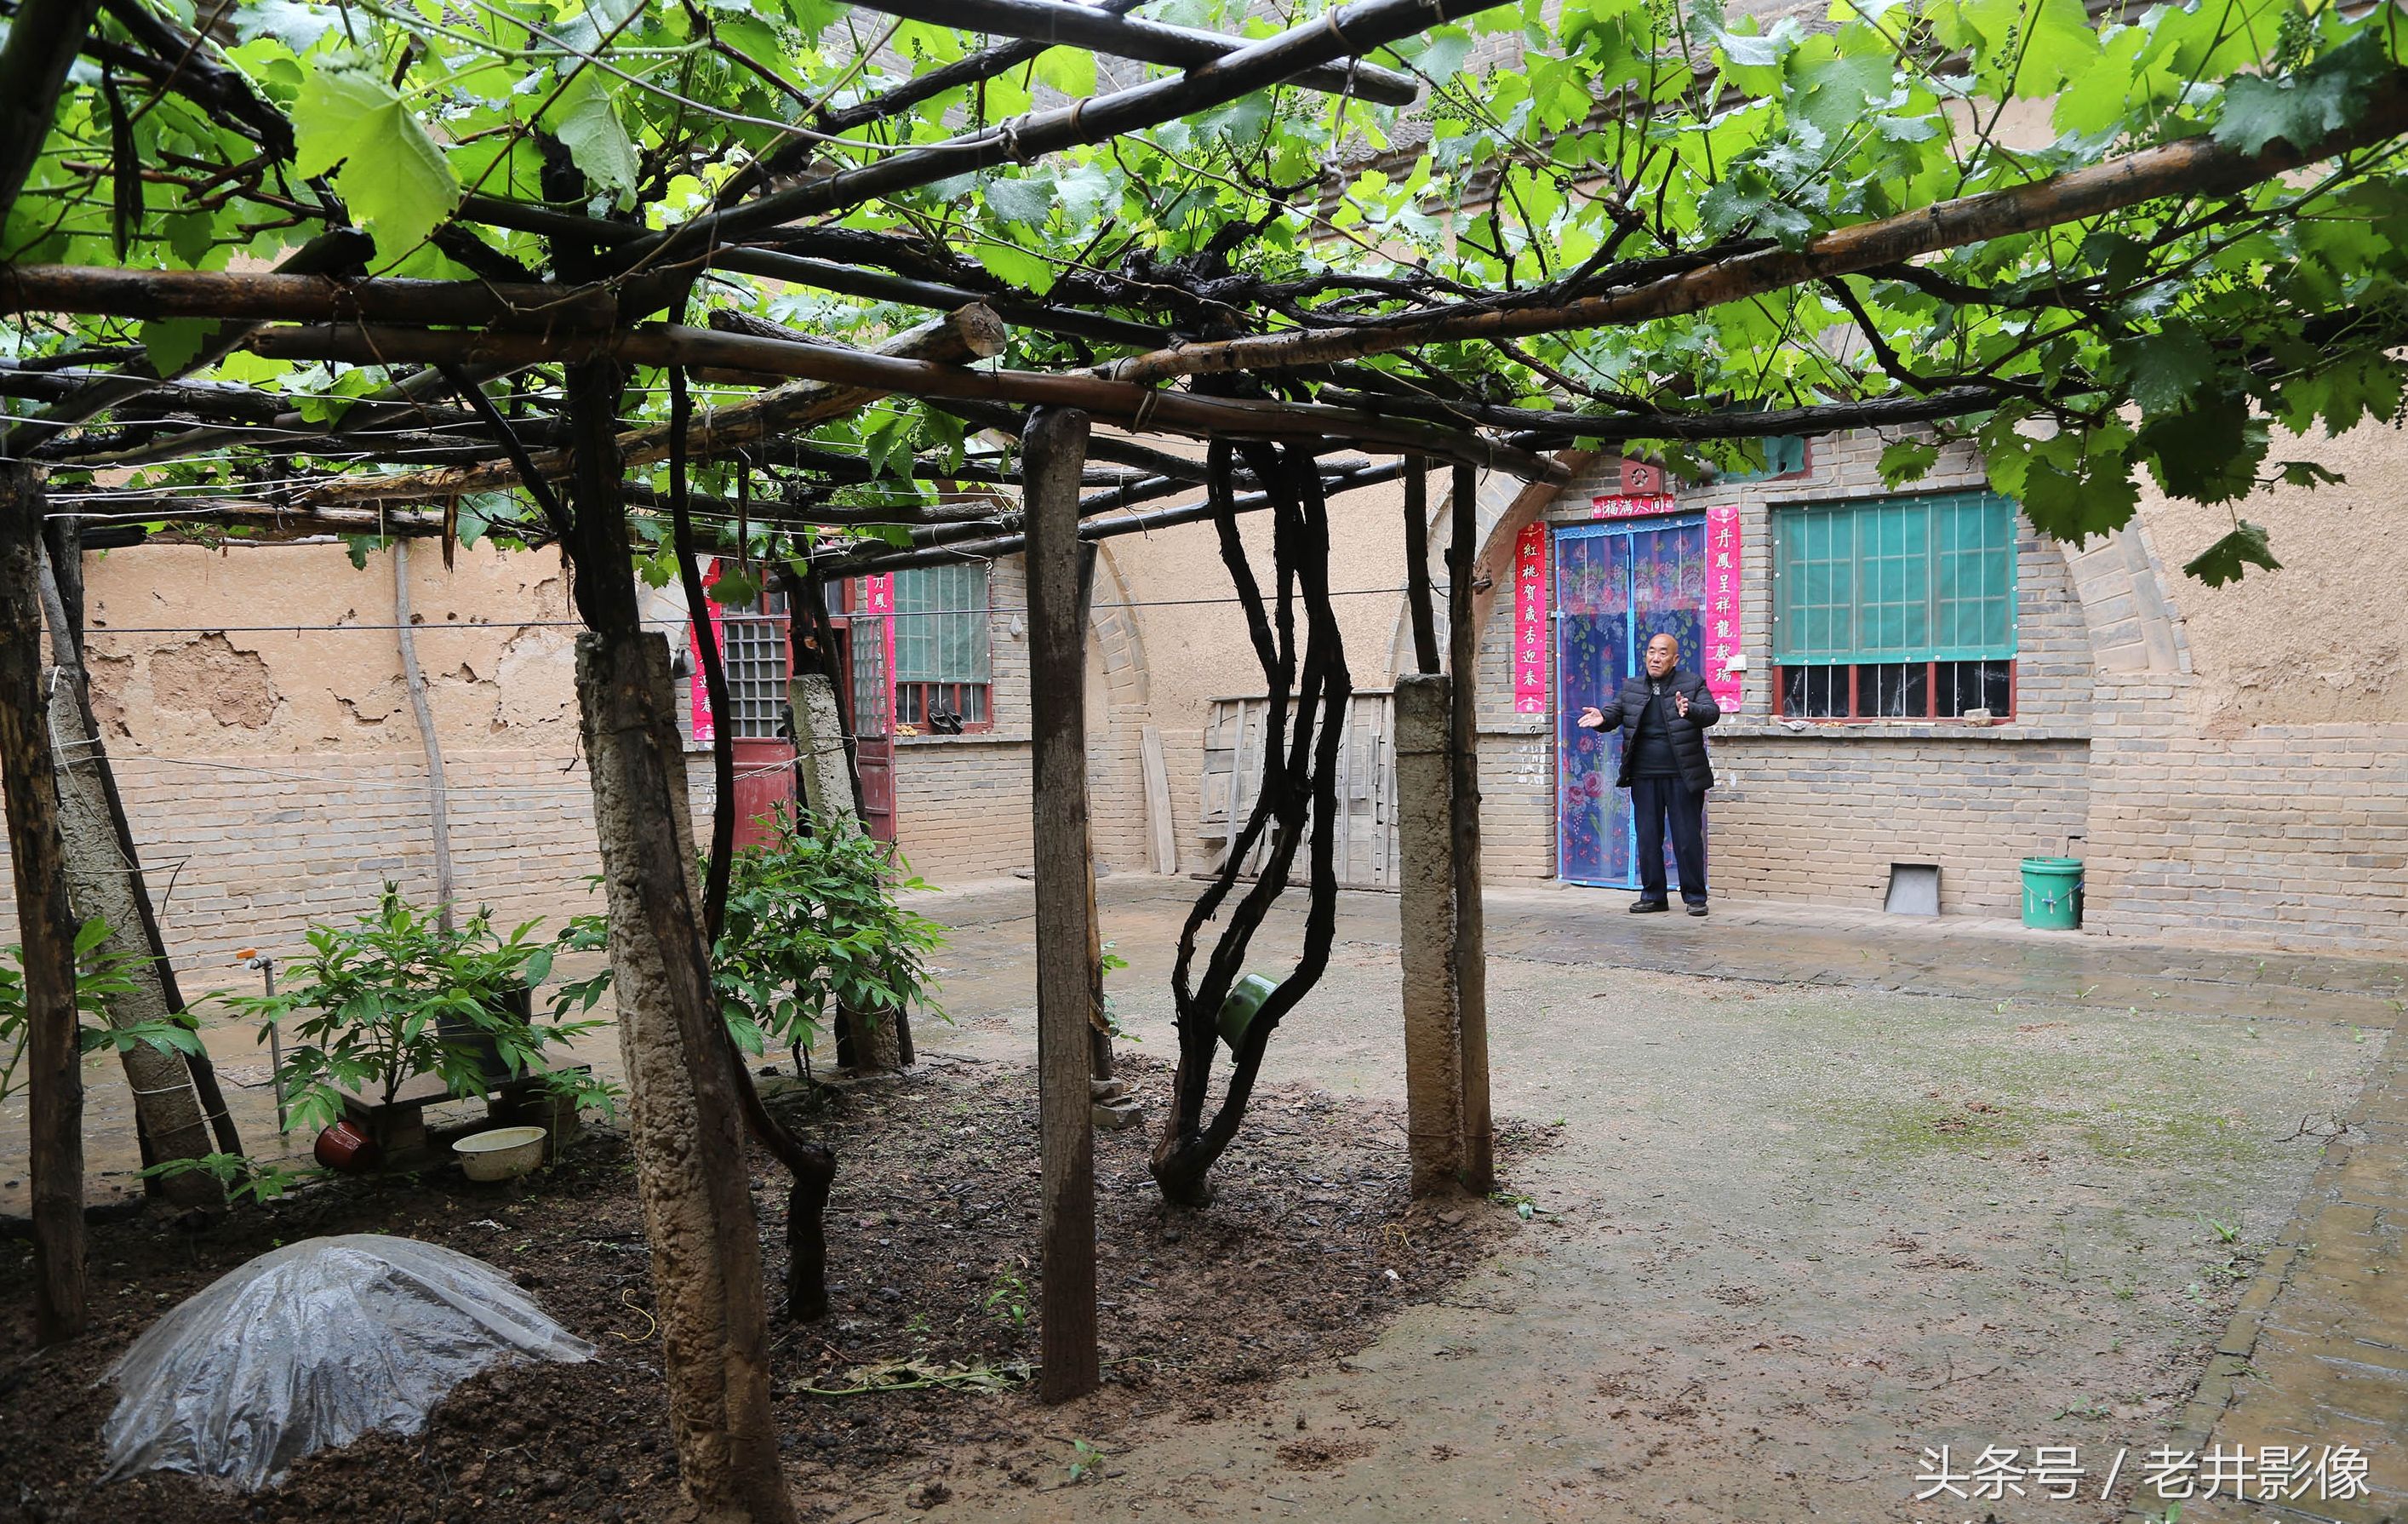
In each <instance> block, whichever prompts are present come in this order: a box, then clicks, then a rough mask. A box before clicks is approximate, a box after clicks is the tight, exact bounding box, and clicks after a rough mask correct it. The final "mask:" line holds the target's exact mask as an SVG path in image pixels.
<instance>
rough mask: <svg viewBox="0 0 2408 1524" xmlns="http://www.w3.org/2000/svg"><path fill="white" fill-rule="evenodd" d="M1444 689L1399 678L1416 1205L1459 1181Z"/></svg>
mask: <svg viewBox="0 0 2408 1524" xmlns="http://www.w3.org/2000/svg"><path fill="white" fill-rule="evenodd" d="M1451 685H1452V683H1451V680H1450V679H1448V678H1447V677H1446V676H1445V675H1444V674H1443V673H1437V672H1404V673H1400V674H1398V678H1397V733H1396V748H1397V752H1396V755H1397V857H1398V874H1397V876H1398V890H1399V893H1398V904H1397V917H1398V940H1399V942H1401V944H1402V962H1403V964H1404V980H1405V991H1404V995H1405V998H1404V1014H1405V1146H1406V1151H1407V1153H1408V1155H1409V1156H1410V1157H1411V1159H1412V1192H1413V1194H1414V1195H1415V1196H1440V1195H1445V1194H1448V1193H1451V1192H1453V1191H1454V1190H1455V1188H1456V1187H1457V1186H1459V1185H1460V1184H1461V1181H1462V1175H1463V1033H1462V1027H1461V1024H1460V1022H1459V1021H1458V1020H1457V1017H1456V1013H1457V1000H1456V994H1455V851H1454V847H1455V821H1454V809H1453V805H1452V800H1453V798H1454V790H1453V783H1452V779H1451V776H1450V775H1451V774H1452V773H1453V771H1454V760H1453V759H1454V755H1455V748H1454V746H1453V744H1452V740H1453V734H1452V726H1453V715H1452V713H1451V712H1450V708H1449V705H1448V702H1447V693H1448V690H1449V688H1450V687H1451Z"/></svg>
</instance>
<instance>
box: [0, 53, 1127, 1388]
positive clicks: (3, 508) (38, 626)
mask: <svg viewBox="0 0 2408 1524" xmlns="http://www.w3.org/2000/svg"><path fill="white" fill-rule="evenodd" d="M29 8H30V7H29ZM26 24H27V23H26V22H24V21H23V20H22V15H21V19H20V21H19V23H18V30H19V31H20V32H21V33H22V31H23V29H24V27H25V25H26ZM12 40H13V39H12ZM41 544H42V484H41V478H40V476H39V475H38V474H37V473H36V471H35V469H34V468H33V467H31V466H27V465H25V464H23V463H22V462H19V461H0V798H5V803H6V808H7V817H8V867H9V871H10V873H11V874H12V875H13V876H14V878H15V881H16V889H17V938H18V941H19V942H20V943H22V947H23V964H24V970H25V990H24V999H25V1028H26V1041H25V1058H24V1064H25V1086H26V1090H27V1092H28V1095H27V1099H28V1101H29V1103H30V1104H29V1108H28V1113H27V1117H26V1129H27V1131H28V1133H29V1142H30V1157H29V1159H28V1164H29V1166H30V1169H29V1172H30V1174H31V1175H32V1178H33V1207H34V1338H35V1341H36V1343H37V1344H43V1345H50V1344H61V1343H64V1342H65V1341H66V1340H69V1339H72V1338H74V1337H75V1336H76V1335H78V1334H79V1333H81V1332H82V1331H83V1330H84V1325H85V1322H86V1321H87V1316H88V1315H87V1310H86V1305H85V1271H84V1231H83V1071H82V1070H81V1068H80V1067H79V1065H80V1062H81V1057H82V1056H81V1055H80V1054H79V1052H78V1048H77V1033H76V1025H77V1021H76V967H75V942H76V931H77V926H76V919H75V916H74V914H73V913H71V912H69V910H68V909H67V874H66V862H65V850H64V847H63V845H62V843H61V841H60V836H59V786H58V774H57V772H56V771H55V769H54V765H53V763H52V760H51V754H50V726H49V724H48V723H47V716H46V714H45V712H44V709H43V703H42V695H43V693H44V691H45V684H44V683H43V681H42V649H41V641H42V607H41V595H40V592H39V584H40V576H41V571H40V566H41V560H40V555H41ZM1082 776H1083V773H1082Z"/></svg>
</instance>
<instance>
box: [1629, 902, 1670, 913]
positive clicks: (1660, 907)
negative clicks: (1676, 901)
mask: <svg viewBox="0 0 2408 1524" xmlns="http://www.w3.org/2000/svg"><path fill="white" fill-rule="evenodd" d="M1671 908H1672V907H1671V906H1670V905H1667V904H1666V903H1664V901H1662V900H1660V899H1634V900H1632V901H1631V902H1630V913H1631V914H1633V915H1655V914H1657V913H1661V912H1664V911H1668V910H1670V909H1671Z"/></svg>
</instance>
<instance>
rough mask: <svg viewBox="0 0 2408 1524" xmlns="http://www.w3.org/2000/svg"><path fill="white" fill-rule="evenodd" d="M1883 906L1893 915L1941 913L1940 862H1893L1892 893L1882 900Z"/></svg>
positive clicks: (1890, 882)
mask: <svg viewBox="0 0 2408 1524" xmlns="http://www.w3.org/2000/svg"><path fill="white" fill-rule="evenodd" d="M1882 909H1883V910H1885V911H1887V912H1888V913H1890V914H1892V915H1937V914H1939V913H1940V865H1939V864H1938V863H1892V864H1890V865H1889V895H1888V897H1887V898H1886V899H1884V900H1883V901H1882Z"/></svg>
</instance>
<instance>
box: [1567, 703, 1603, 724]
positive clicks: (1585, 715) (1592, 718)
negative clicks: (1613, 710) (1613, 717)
mask: <svg viewBox="0 0 2408 1524" xmlns="http://www.w3.org/2000/svg"><path fill="white" fill-rule="evenodd" d="M1574 723H1575V724H1577V725H1578V726H1580V727H1581V728H1582V729H1584V730H1602V729H1604V728H1605V715H1604V713H1603V712H1601V711H1599V710H1598V707H1597V706H1596V705H1595V704H1591V705H1589V707H1588V708H1586V709H1584V710H1582V711H1581V712H1580V718H1579V719H1578V720H1577V721H1575V722H1574Z"/></svg>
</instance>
